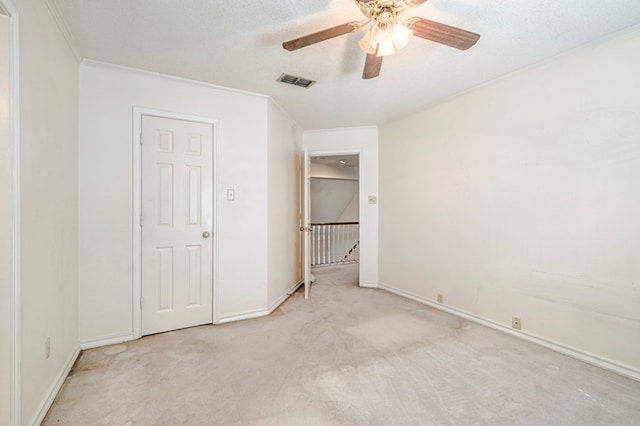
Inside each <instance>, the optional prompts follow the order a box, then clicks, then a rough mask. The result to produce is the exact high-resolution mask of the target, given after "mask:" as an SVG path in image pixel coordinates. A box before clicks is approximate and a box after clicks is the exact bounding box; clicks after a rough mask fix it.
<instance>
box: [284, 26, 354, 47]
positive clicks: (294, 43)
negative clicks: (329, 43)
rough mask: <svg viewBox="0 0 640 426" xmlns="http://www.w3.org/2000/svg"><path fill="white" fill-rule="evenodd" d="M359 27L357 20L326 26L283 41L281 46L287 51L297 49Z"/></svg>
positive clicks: (350, 31) (347, 32)
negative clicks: (320, 29)
mask: <svg viewBox="0 0 640 426" xmlns="http://www.w3.org/2000/svg"><path fill="white" fill-rule="evenodd" d="M359 29H360V23H359V22H349V23H346V24H342V25H337V26H335V27H331V28H327V29H325V30H322V31H318V32H315V33H313V34H307V35H305V36H302V37H298V38H294V39H293V40H289V41H285V42H284V43H282V47H284V48H285V49H287V50H289V51H293V50H298V49H301V48H303V47H307V46H309V45H312V44H316V43H319V42H321V41H325V40H329V39H330V38H334V37H338V36H341V35H345V34H349V33H352V32H354V31H358V30H359Z"/></svg>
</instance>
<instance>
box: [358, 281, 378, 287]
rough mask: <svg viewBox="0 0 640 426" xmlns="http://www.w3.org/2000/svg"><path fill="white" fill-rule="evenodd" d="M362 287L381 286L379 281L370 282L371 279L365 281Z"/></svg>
mask: <svg viewBox="0 0 640 426" xmlns="http://www.w3.org/2000/svg"><path fill="white" fill-rule="evenodd" d="M360 287H362V288H380V286H379V285H378V283H372V282H369V281H365V282H364V283H362V284H361V285H360Z"/></svg>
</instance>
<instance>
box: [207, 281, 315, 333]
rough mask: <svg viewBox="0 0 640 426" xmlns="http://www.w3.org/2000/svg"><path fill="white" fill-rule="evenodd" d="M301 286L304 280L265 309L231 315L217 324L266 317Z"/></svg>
mask: <svg viewBox="0 0 640 426" xmlns="http://www.w3.org/2000/svg"><path fill="white" fill-rule="evenodd" d="M303 284H304V280H300V281H298V282H297V283H296V284H294V285H293V287H291V288H290V289H289V290H287V291H286V292H285V293H284V294H283V295H282V296H280V297H279V298H278V299H276V300H275V301H274V302H273V303H272V304H271V305H270V306H269V307H268V308H267V309H260V310H257V311H249V312H244V313H239V314H233V315H229V316H226V317H222V318H220V320H219V321H218V323H217V324H226V323H230V322H235V321H244V320H248V319H254V318H260V317H266V316H268V315H270V314H271V313H273V311H275V310H276V309H278V307H279V306H280V305H282V304H283V303H284V302H285V301H286V300H287V299H288V298H289V297H291V295H292V294H293V293H295V292H296V291H297V290H298V289H299V288H300V286H302V285H303Z"/></svg>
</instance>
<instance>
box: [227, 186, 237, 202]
mask: <svg viewBox="0 0 640 426" xmlns="http://www.w3.org/2000/svg"><path fill="white" fill-rule="evenodd" d="M235 199H236V191H235V190H233V189H227V201H233V200H235Z"/></svg>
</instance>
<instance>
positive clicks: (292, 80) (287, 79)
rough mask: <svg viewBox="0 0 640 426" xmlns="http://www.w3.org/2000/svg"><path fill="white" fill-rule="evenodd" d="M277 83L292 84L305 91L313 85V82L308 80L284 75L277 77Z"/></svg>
mask: <svg viewBox="0 0 640 426" xmlns="http://www.w3.org/2000/svg"><path fill="white" fill-rule="evenodd" d="M277 81H279V82H281V83H287V84H293V85H294V86H299V87H304V88H305V89H306V88H307V87H310V86H312V85H313V84H314V83H315V81H313V80H309V79H308V78H302V77H296V76H295V75H289V74H285V73H282V75H281V76H280V77H278V80H277Z"/></svg>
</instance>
